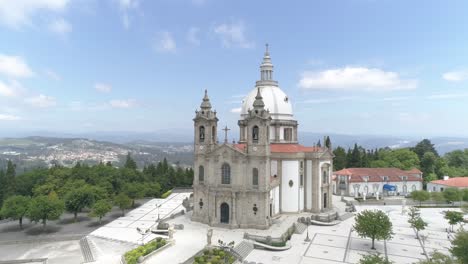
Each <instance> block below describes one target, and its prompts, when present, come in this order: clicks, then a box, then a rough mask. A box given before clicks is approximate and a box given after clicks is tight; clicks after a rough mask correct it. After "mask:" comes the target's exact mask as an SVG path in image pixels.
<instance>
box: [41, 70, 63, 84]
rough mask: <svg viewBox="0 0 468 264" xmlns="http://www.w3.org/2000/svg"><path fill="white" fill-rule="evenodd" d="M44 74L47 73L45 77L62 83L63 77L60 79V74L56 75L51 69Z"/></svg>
mask: <svg viewBox="0 0 468 264" xmlns="http://www.w3.org/2000/svg"><path fill="white" fill-rule="evenodd" d="M44 73H45V75H47V77H49V78H50V79H52V80H55V81H60V80H61V79H62V77H60V75H59V74H58V73H56V72H55V71H53V70H51V69H46V70H45V71H44Z"/></svg>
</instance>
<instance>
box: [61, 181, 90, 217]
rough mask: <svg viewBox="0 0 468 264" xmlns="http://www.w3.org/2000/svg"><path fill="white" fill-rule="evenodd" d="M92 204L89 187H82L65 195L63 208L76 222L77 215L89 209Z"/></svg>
mask: <svg viewBox="0 0 468 264" xmlns="http://www.w3.org/2000/svg"><path fill="white" fill-rule="evenodd" d="M93 203H94V193H93V191H92V189H91V188H90V187H89V186H86V185H85V186H82V187H80V188H78V189H74V190H71V191H69V192H68V193H67V194H66V195H65V208H66V209H67V211H69V212H70V213H73V216H74V221H75V222H76V220H77V216H78V213H79V212H81V210H83V208H85V207H91V206H92V205H93Z"/></svg>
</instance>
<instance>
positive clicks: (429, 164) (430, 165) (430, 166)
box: [421, 151, 437, 182]
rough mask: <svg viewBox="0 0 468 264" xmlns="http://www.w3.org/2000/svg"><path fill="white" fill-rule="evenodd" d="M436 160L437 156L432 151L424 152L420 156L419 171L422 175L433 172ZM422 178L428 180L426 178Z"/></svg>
mask: <svg viewBox="0 0 468 264" xmlns="http://www.w3.org/2000/svg"><path fill="white" fill-rule="evenodd" d="M436 161H437V156H436V155H435V154H434V153H432V152H429V151H428V152H426V153H424V155H423V157H422V158H421V171H422V173H423V176H426V175H430V174H435V166H436ZM424 180H425V181H426V182H428V180H427V179H424ZM434 180H435V179H434Z"/></svg>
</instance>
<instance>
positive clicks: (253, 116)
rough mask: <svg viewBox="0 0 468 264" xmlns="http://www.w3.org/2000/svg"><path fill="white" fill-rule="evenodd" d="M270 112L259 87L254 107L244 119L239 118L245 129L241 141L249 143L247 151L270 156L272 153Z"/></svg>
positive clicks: (251, 153)
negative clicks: (266, 107)
mask: <svg viewBox="0 0 468 264" xmlns="http://www.w3.org/2000/svg"><path fill="white" fill-rule="evenodd" d="M270 123H271V117H270V112H269V111H268V110H266V109H265V103H264V102H263V97H262V95H261V92H260V88H257V96H256V97H255V101H254V103H253V109H251V110H249V112H248V116H247V117H246V118H245V119H244V120H239V126H240V127H241V129H242V130H243V131H244V133H242V136H243V138H241V141H242V142H244V143H247V151H248V152H249V154H250V155H254V156H268V155H269V154H270Z"/></svg>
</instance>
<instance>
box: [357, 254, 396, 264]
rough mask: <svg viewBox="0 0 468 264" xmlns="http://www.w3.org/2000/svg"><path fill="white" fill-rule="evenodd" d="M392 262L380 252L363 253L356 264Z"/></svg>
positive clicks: (387, 263) (389, 263)
mask: <svg viewBox="0 0 468 264" xmlns="http://www.w3.org/2000/svg"><path fill="white" fill-rule="evenodd" d="M392 263H393V262H392V261H390V260H388V259H386V258H385V257H382V256H381V255H380V254H368V255H363V256H362V258H361V259H360V260H359V262H358V264H392Z"/></svg>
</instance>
